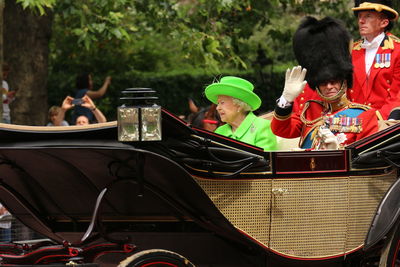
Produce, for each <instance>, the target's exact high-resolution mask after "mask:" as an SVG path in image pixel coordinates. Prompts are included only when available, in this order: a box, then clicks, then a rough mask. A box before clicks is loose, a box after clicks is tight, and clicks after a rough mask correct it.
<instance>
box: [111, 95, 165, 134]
mask: <svg viewBox="0 0 400 267" xmlns="http://www.w3.org/2000/svg"><path fill="white" fill-rule="evenodd" d="M155 93H156V91H155V90H153V89H151V88H128V89H125V90H124V91H122V97H121V98H120V100H121V101H122V103H123V104H122V105H121V106H119V107H118V141H120V142H134V141H160V140H161V107H160V106H159V105H157V104H156V101H157V100H158V97H157V96H155Z"/></svg>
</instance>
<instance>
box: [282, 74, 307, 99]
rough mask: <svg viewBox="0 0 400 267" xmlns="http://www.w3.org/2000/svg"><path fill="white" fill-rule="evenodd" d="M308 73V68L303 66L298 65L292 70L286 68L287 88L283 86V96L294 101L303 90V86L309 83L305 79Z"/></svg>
mask: <svg viewBox="0 0 400 267" xmlns="http://www.w3.org/2000/svg"><path fill="white" fill-rule="evenodd" d="M306 73H307V70H306V69H303V68H302V67H301V66H296V67H293V68H292V69H291V70H290V69H287V70H286V76H285V88H283V93H282V96H283V97H284V98H285V99H286V100H287V101H288V102H293V101H294V99H295V98H296V97H297V96H298V95H299V94H300V93H301V91H303V88H304V86H305V85H306V83H307V81H305V80H304V78H305V77H306Z"/></svg>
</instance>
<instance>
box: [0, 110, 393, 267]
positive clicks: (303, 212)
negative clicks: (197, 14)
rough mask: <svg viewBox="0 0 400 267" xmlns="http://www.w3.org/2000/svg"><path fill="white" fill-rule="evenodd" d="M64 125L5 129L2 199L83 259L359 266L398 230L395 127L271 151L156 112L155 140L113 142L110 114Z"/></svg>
mask: <svg viewBox="0 0 400 267" xmlns="http://www.w3.org/2000/svg"><path fill="white" fill-rule="evenodd" d="M60 129H61V130H59V129H56V128H51V127H47V128H46V127H24V126H9V125H1V127H0V142H1V143H0V179H1V184H0V202H2V203H4V205H5V206H6V207H7V208H8V209H9V210H10V212H11V213H12V214H13V215H14V216H16V217H17V218H18V219H19V220H20V221H22V222H23V223H24V224H26V225H27V226H28V227H30V228H32V229H33V230H35V231H36V232H38V233H40V234H42V235H44V236H46V237H47V238H49V239H51V240H52V241H53V242H55V243H56V244H60V246H62V247H64V248H65V247H71V248H76V249H77V250H76V251H72V252H71V251H69V253H72V254H73V253H75V254H74V256H75V257H80V260H81V261H82V262H92V261H97V262H101V263H102V266H116V265H117V264H118V262H119V261H120V260H122V259H123V258H126V257H127V255H126V254H135V253H137V252H139V251H143V250H148V249H165V250H169V251H174V252H176V253H179V254H180V255H183V256H185V257H186V258H188V259H189V260H190V261H191V262H192V263H193V264H194V265H196V266H321V265H322V264H324V266H343V265H347V266H358V265H359V266H361V265H362V264H364V263H366V262H367V261H368V260H369V259H370V258H374V257H376V255H379V254H380V253H381V251H382V249H381V248H382V246H384V245H383V244H382V242H384V240H386V239H387V237H388V235H389V234H391V233H392V232H393V231H394V230H393V229H397V220H398V206H399V204H398V203H399V202H398V198H399V197H398V196H399V195H400V194H398V191H399V188H400V186H398V185H397V176H398V174H397V172H398V168H397V166H396V161H397V154H396V152H397V151H398V147H397V145H396V144H397V143H398V139H399V137H398V135H399V134H400V129H399V127H398V126H396V125H395V126H392V127H390V128H388V129H386V130H384V131H382V132H379V133H377V134H375V135H373V136H371V137H369V138H367V139H365V140H362V141H359V142H357V143H355V144H353V145H352V146H350V147H348V148H347V149H346V150H339V151H275V152H264V151H262V150H260V149H258V148H256V147H252V146H250V145H247V144H244V143H240V142H236V141H233V140H231V139H229V138H225V137H223V136H219V135H216V134H213V133H210V132H207V131H203V130H201V129H195V128H191V127H189V126H188V125H186V124H185V123H184V122H183V121H181V120H179V119H177V118H176V117H174V116H173V115H172V114H170V113H168V112H167V111H165V110H164V111H163V129H162V132H163V140H162V141H159V142H134V143H120V142H118V141H117V125H116V122H110V123H106V124H99V125H92V126H89V127H78V126H77V127H66V128H60ZM372 222H373V223H372ZM371 223H372V226H371ZM100 244H101V245H100ZM40 249H41V248H40ZM112 250H115V251H119V252H125V253H122V254H112V255H111V254H110V255H105V256H102V257H99V258H96V257H97V256H98V255H101V254H103V252H109V251H112ZM0 251H1V248H0ZM3 253H4V252H3ZM43 253H44V254H46V253H47V252H46V250H45V252H43ZM32 255H35V254H34V253H32ZM36 256H37V255H35V257H36ZM37 257H38V258H40V257H41V256H37ZM66 258H68V257H64V258H63V259H62V260H65V259H66ZM71 258H72V256H71ZM3 260H5V261H6V262H7V260H10V261H9V262H11V263H15V259H13V258H12V259H7V257H5V258H3ZM13 261H14V262H13ZM52 261H57V259H52ZM24 262H32V261H31V260H26V259H25V258H24V257H22V258H21V260H20V262H19V263H24ZM37 262H39V263H41V262H43V263H49V262H51V261H47V262H46V261H39V260H38V261H37Z"/></svg>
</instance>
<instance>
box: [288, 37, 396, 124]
mask: <svg viewBox="0 0 400 267" xmlns="http://www.w3.org/2000/svg"><path fill="white" fill-rule="evenodd" d="M361 44H362V40H360V41H358V42H356V43H354V46H353V52H352V62H353V66H354V70H353V71H354V74H353V88H349V89H348V90H347V97H348V99H349V100H350V101H351V102H354V103H360V104H364V105H367V106H370V107H372V108H374V109H376V110H378V111H379V113H380V115H381V116H382V118H383V119H384V120H387V119H388V117H389V114H390V112H391V111H392V110H394V109H395V108H399V107H400V95H399V92H400V39H399V38H397V37H396V36H393V35H391V34H386V36H385V38H384V40H383V41H382V43H381V45H380V47H379V48H378V51H377V52H376V55H375V59H374V62H373V64H372V66H371V69H370V73H369V76H368V75H367V74H366V72H365V49H364V48H361ZM311 99H314V100H321V98H320V97H319V96H318V94H317V93H316V91H314V90H312V89H311V88H310V87H308V86H306V87H305V88H304V90H303V92H302V93H301V94H300V95H299V96H298V97H297V98H296V100H295V102H294V105H293V111H294V112H297V113H299V112H300V111H301V110H302V109H303V107H304V104H305V102H307V101H308V100H311Z"/></svg>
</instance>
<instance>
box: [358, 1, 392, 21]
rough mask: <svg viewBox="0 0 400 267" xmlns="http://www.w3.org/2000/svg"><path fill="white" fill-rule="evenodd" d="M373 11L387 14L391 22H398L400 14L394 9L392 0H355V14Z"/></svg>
mask: <svg viewBox="0 0 400 267" xmlns="http://www.w3.org/2000/svg"><path fill="white" fill-rule="evenodd" d="M364 10H373V11H377V12H383V13H385V14H386V15H387V16H388V18H389V20H397V18H398V16H399V14H398V13H397V11H396V10H394V9H393V5H392V1H391V0H354V8H353V11H354V14H355V15H356V16H357V14H358V12H359V11H364Z"/></svg>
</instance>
